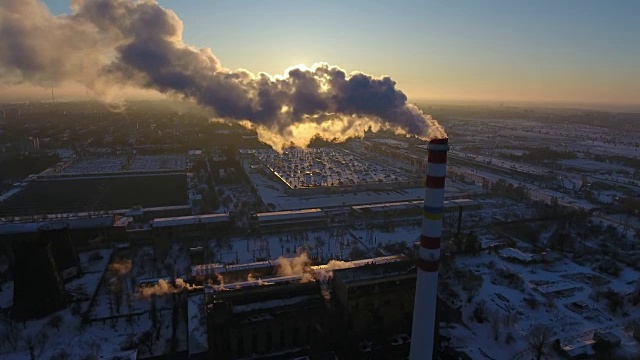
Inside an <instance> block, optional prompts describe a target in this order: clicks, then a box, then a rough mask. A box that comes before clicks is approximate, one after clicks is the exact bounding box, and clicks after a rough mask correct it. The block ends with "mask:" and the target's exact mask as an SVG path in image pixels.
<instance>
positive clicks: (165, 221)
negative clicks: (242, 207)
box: [151, 213, 229, 228]
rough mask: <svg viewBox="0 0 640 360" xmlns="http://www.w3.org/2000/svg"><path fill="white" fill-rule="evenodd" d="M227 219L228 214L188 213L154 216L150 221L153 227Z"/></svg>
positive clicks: (217, 221) (218, 221) (208, 222)
mask: <svg viewBox="0 0 640 360" xmlns="http://www.w3.org/2000/svg"><path fill="white" fill-rule="evenodd" d="M227 221H229V214H226V213H225V214H207V215H190V216H177V217H169V218H156V219H153V221H152V222H151V226H152V227H154V228H159V227H167V226H184V225H194V224H212V223H220V222H227Z"/></svg>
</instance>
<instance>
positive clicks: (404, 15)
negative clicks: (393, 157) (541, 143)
mask: <svg viewBox="0 0 640 360" xmlns="http://www.w3.org/2000/svg"><path fill="white" fill-rule="evenodd" d="M9 1H11V0H9ZM16 1H17V0H16ZM45 3H46V4H47V5H48V6H49V8H50V9H51V11H52V12H54V13H56V14H63V13H68V12H70V10H69V1H65V0H45ZM159 3H160V4H161V5H162V6H164V7H166V8H169V9H172V10H173V11H175V13H176V14H177V15H178V16H179V17H180V19H181V20H182V21H183V23H184V33H183V36H184V40H185V42H186V43H188V44H191V45H194V46H198V47H207V48H211V49H212V51H213V53H214V54H215V55H216V57H217V58H218V59H220V61H221V62H222V64H223V66H225V67H226V68H230V69H236V68H244V69H247V70H249V71H251V72H254V73H258V72H267V73H270V74H282V73H283V72H284V70H285V69H287V68H288V67H290V66H292V65H297V64H306V65H312V64H313V63H316V62H321V61H322V62H328V63H330V64H332V65H337V66H340V67H341V68H343V69H345V70H347V71H349V72H350V71H361V72H365V73H368V74H371V75H374V76H382V75H389V76H391V77H392V78H393V79H394V80H395V81H396V82H397V86H398V88H400V89H401V90H402V91H404V92H405V93H406V94H407V95H408V97H409V99H410V100H412V101H462V100H465V101H467V100H472V101H473V100H476V101H491V102H494V101H496V102H502V101H506V102H509V101H530V102H554V103H601V104H632V105H637V104H640V66H638V64H639V62H638V61H639V60H638V59H640V41H639V40H638V39H640V21H638V18H637V16H638V14H640V1H632V0H629V1H623V0H620V1H591V0H563V1H557V0H537V1H530V0H526V1H525V0H522V1H520V0H504V1H497V0H485V1H475V0H458V1H438V2H434V1H426V0H418V1H411V0H396V1H359V0H350V1H332V0H323V1H290V0H262V1H257V0H254V1H247V0H188V1H185V0H159ZM66 90H68V91H67V93H75V92H82V89H78V88H77V87H76V88H73V89H72V88H69V89H66ZM57 91H60V92H61V93H65V89H58V90H57ZM5 92H6V89H5Z"/></svg>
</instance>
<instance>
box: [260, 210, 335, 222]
mask: <svg viewBox="0 0 640 360" xmlns="http://www.w3.org/2000/svg"><path fill="white" fill-rule="evenodd" d="M321 216H324V213H323V212H322V210H320V209H318V208H315V209H303V210H289V211H274V212H266V213H258V214H256V217H257V218H258V221H278V220H288V219H294V218H295V219H300V218H313V217H321Z"/></svg>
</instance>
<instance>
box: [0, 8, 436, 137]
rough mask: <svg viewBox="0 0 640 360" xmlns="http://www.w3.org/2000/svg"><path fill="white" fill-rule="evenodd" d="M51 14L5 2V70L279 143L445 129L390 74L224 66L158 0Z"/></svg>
mask: <svg viewBox="0 0 640 360" xmlns="http://www.w3.org/2000/svg"><path fill="white" fill-rule="evenodd" d="M71 9H72V13H71V14H70V15H61V16H54V15H52V14H51V13H50V12H49V10H48V9H47V8H46V6H45V5H44V4H43V3H42V2H41V1H39V0H20V1H17V0H16V1H11V0H5V1H2V2H0V76H1V79H2V80H3V81H4V82H7V81H13V82H28V83H32V84H38V85H42V86H47V87H48V86H50V85H51V84H59V83H64V82H69V81H72V82H77V83H80V84H82V85H84V86H86V87H87V88H88V89H90V90H91V91H93V92H94V93H96V94H98V95H100V96H103V97H104V96H107V97H108V96H109V94H113V93H117V90H118V89H119V88H121V87H124V86H133V87H137V88H143V89H151V90H156V91H159V92H161V93H165V94H170V95H178V96H181V97H184V98H186V99H191V100H195V101H197V102H198V103H199V104H201V105H202V106H205V107H207V108H210V109H212V110H213V111H214V112H215V113H216V115H217V116H218V117H220V118H223V119H226V120H232V121H239V122H241V123H243V124H245V125H246V126H249V127H251V128H254V129H256V131H257V132H258V135H259V137H260V138H261V140H263V141H265V142H267V143H269V144H271V145H272V146H274V147H275V148H276V149H279V148H281V147H282V146H285V145H289V144H290V143H294V144H296V145H300V146H304V145H306V144H308V142H309V140H310V138H311V137H313V136H314V135H315V134H320V135H321V136H322V137H324V138H328V139H334V138H335V139H338V140H341V139H346V138H348V137H351V136H357V135H362V134H363V132H364V130H365V129H367V128H368V127H369V126H371V127H372V128H373V129H374V130H377V129H381V128H384V129H391V130H393V131H395V132H397V133H403V134H409V135H415V136H418V137H420V138H423V139H431V138H436V137H444V136H446V134H445V133H444V130H443V129H442V127H441V126H440V125H439V124H438V123H437V121H435V120H434V119H432V118H431V117H430V116H426V115H424V114H423V113H422V111H420V110H419V109H418V108H417V107H415V106H414V105H411V104H409V103H407V97H406V95H405V94H404V93H403V92H402V91H400V90H398V89H397V88H396V83H395V81H393V80H392V79H391V78H389V77H381V78H376V77H372V76H370V75H366V74H363V73H351V74H347V73H346V72H345V71H344V70H342V69H340V68H338V67H336V66H330V65H328V64H325V63H319V64H315V65H313V66H312V67H311V68H305V67H293V68H290V69H287V70H286V71H285V72H284V74H282V75H276V76H271V75H269V74H266V73H259V74H257V75H256V74H252V73H250V72H249V71H246V70H243V69H238V70H233V71H232V70H229V69H226V68H224V67H223V66H222V65H221V63H220V61H219V60H218V59H217V58H216V57H215V56H214V54H213V53H212V52H211V50H210V49H201V48H196V47H193V46H189V45H187V44H185V43H184V42H183V40H182V30H183V24H182V22H181V21H180V19H179V18H178V17H177V15H176V14H175V13H174V12H173V11H171V10H168V9H164V8H162V7H161V6H160V5H158V4H157V3H156V2H155V1H154V0H138V1H132V0H72V5H71Z"/></svg>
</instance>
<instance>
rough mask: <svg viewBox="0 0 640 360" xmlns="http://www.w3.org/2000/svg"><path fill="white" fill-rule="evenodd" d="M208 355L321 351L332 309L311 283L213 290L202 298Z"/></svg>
mask: <svg viewBox="0 0 640 360" xmlns="http://www.w3.org/2000/svg"><path fill="white" fill-rule="evenodd" d="M206 297H207V298H208V300H209V301H210V302H209V303H208V305H207V327H208V339H209V340H208V342H209V354H210V355H215V358H216V359H239V358H243V357H250V356H256V355H258V356H267V355H269V354H271V353H274V352H276V353H279V354H288V355H289V356H291V358H295V357H296V356H301V355H305V354H308V353H310V352H321V351H325V350H326V349H327V346H328V342H329V337H330V336H331V331H330V329H331V326H330V325H331V324H330V323H331V317H330V309H329V308H328V306H327V304H326V303H325V300H324V298H323V297H322V294H321V291H320V287H319V284H318V283H317V282H315V281H310V282H306V283H301V282H300V278H299V277H292V278H285V281H277V282H272V283H271V285H269V286H251V287H247V288H245V289H237V290H214V291H212V293H210V294H206Z"/></svg>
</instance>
